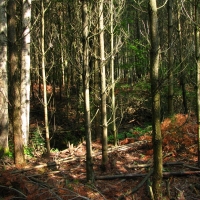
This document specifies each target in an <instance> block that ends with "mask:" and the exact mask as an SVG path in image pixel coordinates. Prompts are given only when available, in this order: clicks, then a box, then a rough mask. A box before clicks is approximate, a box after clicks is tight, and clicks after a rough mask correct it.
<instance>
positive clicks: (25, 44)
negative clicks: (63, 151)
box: [21, 0, 31, 146]
mask: <svg viewBox="0 0 200 200" xmlns="http://www.w3.org/2000/svg"><path fill="white" fill-rule="evenodd" d="M22 26H23V27H22V30H23V35H22V36H23V40H22V53H21V60H22V64H21V118H22V135H23V139H24V145H25V146H27V145H28V141H29V114H30V64H31V63H30V28H31V0H28V1H27V0H23V8H22Z"/></svg>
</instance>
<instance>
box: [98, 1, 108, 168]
mask: <svg viewBox="0 0 200 200" xmlns="http://www.w3.org/2000/svg"><path fill="white" fill-rule="evenodd" d="M103 4H104V0H100V5H99V31H100V35H99V42H100V68H101V69H100V70H101V120H102V169H103V170H106V166H107V164H108V152H107V149H108V138H107V132H108V125H107V108H106V96H107V95H106V93H107V91H106V67H105V51H104V15H103Z"/></svg>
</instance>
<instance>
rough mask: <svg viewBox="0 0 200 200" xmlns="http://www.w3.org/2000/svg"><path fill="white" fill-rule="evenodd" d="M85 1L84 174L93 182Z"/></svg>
mask: <svg viewBox="0 0 200 200" xmlns="http://www.w3.org/2000/svg"><path fill="white" fill-rule="evenodd" d="M87 3H88V2H87V0H83V1H82V20H83V88H84V106H85V132H86V173H87V181H92V182H93V180H94V172H93V162H92V138H91V119H90V89H89V82H90V74H89V44H88V32H89V28H88V26H89V19H88V5H87Z"/></svg>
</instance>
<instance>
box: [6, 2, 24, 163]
mask: <svg viewBox="0 0 200 200" xmlns="http://www.w3.org/2000/svg"><path fill="white" fill-rule="evenodd" d="M16 11H17V2H16V0H9V1H8V7H7V12H8V52H9V56H8V63H9V67H10V69H9V70H10V103H11V106H12V107H11V120H12V133H13V137H14V154H15V164H22V163H24V161H25V160H24V148H23V139H22V131H21V105H20V103H21V102H20V95H21V94H20V85H21V77H20V68H19V65H18V62H19V56H18V44H17V25H18V21H17V12H16Z"/></svg>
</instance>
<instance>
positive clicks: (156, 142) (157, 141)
mask: <svg viewBox="0 0 200 200" xmlns="http://www.w3.org/2000/svg"><path fill="white" fill-rule="evenodd" d="M149 16H150V39H151V53H150V68H151V69H150V71H151V95H152V116H153V121H152V129H153V152H154V155H153V160H154V172H153V185H152V189H153V194H154V198H155V200H160V199H162V198H161V197H162V187H161V185H162V184H161V183H162V135H161V127H160V86H159V62H160V61H159V57H160V45H159V34H158V17H157V4H156V0H150V1H149Z"/></svg>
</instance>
